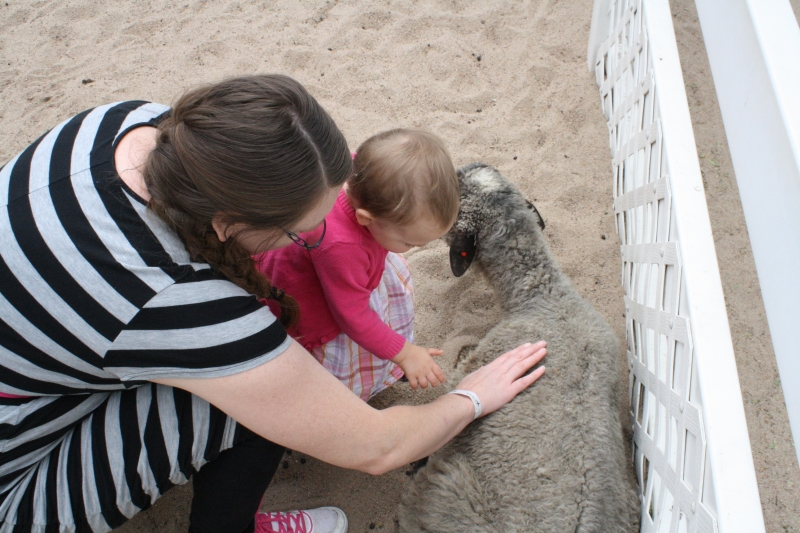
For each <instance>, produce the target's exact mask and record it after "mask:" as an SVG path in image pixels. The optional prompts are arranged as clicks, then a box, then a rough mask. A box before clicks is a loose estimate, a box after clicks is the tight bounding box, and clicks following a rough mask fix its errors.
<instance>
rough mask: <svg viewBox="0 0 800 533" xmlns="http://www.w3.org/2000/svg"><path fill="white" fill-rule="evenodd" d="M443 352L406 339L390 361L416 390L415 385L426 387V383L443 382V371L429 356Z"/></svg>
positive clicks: (435, 383)
mask: <svg viewBox="0 0 800 533" xmlns="http://www.w3.org/2000/svg"><path fill="white" fill-rule="evenodd" d="M443 353H444V352H442V350H438V349H436V348H423V347H421V346H417V345H415V344H411V343H410V342H408V341H406V343H405V345H404V346H403V349H402V350H400V353H398V354H397V355H395V356H394V358H393V359H392V362H393V363H395V364H396V365H398V366H399V367H400V368H402V369H403V372H405V374H406V378H408V383H409V385H411V388H412V389H415V390H416V388H417V387H422V388H423V389H427V388H428V385H430V386H431V387H438V386H439V385H441V384H442V383H444V372H442V369H441V368H439V365H437V364H436V362H434V360H433V358H432V357H431V356H436V355H442V354H443Z"/></svg>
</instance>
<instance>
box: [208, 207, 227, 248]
mask: <svg viewBox="0 0 800 533" xmlns="http://www.w3.org/2000/svg"><path fill="white" fill-rule="evenodd" d="M211 227H212V228H214V232H215V233H216V234H217V239H219V242H225V241H227V240H228V237H229V236H230V233H231V231H230V230H231V224H230V223H228V222H227V221H225V219H224V217H223V216H222V213H217V214H216V215H214V217H213V218H212V219H211Z"/></svg>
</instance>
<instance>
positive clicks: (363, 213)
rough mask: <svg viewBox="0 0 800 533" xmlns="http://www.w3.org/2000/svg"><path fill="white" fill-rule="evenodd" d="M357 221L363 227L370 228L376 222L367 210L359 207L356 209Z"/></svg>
mask: <svg viewBox="0 0 800 533" xmlns="http://www.w3.org/2000/svg"><path fill="white" fill-rule="evenodd" d="M356 221H357V222H358V223H359V224H361V225H362V226H369V225H370V224H372V223H373V222H374V221H375V217H374V216H372V213H370V212H369V211H367V210H366V209H362V208H360V207H359V208H358V209H356Z"/></svg>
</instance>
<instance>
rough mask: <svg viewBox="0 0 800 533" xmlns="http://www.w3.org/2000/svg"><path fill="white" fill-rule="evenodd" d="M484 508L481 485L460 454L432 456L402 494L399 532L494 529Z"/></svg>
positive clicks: (481, 531)
mask: <svg viewBox="0 0 800 533" xmlns="http://www.w3.org/2000/svg"><path fill="white" fill-rule="evenodd" d="M486 511H487V505H486V498H485V496H484V494H483V490H482V488H481V485H480V484H479V483H478V481H477V479H476V478H475V474H474V472H473V471H472V468H471V467H470V466H469V464H468V463H467V460H466V458H465V457H464V456H463V455H461V454H456V455H451V456H450V457H448V458H446V459H439V458H431V461H430V462H429V463H428V465H427V466H426V467H425V468H423V469H422V470H420V471H419V472H418V473H417V474H416V476H414V483H413V485H412V486H411V488H410V490H409V492H408V493H406V494H405V496H404V497H403V505H401V507H400V514H399V518H400V532H401V533H463V532H465V531H469V532H470V533H496V531H495V530H494V529H493V528H491V527H490V524H489V523H488V522H487V520H486V518H485V517H486Z"/></svg>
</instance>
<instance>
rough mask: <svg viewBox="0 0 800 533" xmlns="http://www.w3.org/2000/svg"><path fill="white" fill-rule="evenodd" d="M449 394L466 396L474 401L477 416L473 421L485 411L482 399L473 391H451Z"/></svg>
mask: <svg viewBox="0 0 800 533" xmlns="http://www.w3.org/2000/svg"><path fill="white" fill-rule="evenodd" d="M448 394H460V395H461V396H466V397H467V398H469V399H470V400H472V407H474V408H475V416H473V417H472V419H473V420H475V419H476V418H478V417H479V416H481V412H482V411H483V405H482V404H481V399H480V398H478V395H477V394H475V393H474V392H472V391H471V390H463V389H456V390H454V391H450V392H449V393H448Z"/></svg>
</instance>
